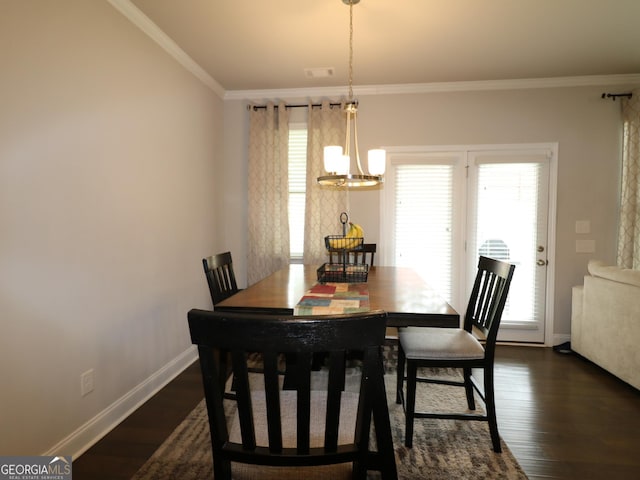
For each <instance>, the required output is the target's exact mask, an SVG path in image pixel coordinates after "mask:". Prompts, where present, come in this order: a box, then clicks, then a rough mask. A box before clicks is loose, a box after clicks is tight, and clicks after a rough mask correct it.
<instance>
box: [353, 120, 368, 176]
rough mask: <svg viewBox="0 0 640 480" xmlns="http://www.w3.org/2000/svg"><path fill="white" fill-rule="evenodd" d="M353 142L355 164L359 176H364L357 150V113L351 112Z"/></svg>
mask: <svg viewBox="0 0 640 480" xmlns="http://www.w3.org/2000/svg"><path fill="white" fill-rule="evenodd" d="M353 140H354V142H353V143H354V145H355V150H356V164H357V165H358V172H359V173H360V175H364V174H365V173H364V171H363V170H362V164H361V163H360V150H359V149H358V112H357V111H356V112H353Z"/></svg>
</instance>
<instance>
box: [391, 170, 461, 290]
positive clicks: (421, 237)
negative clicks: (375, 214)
mask: <svg viewBox="0 0 640 480" xmlns="http://www.w3.org/2000/svg"><path fill="white" fill-rule="evenodd" d="M394 171H395V178H394V181H395V206H394V217H395V223H394V238H393V240H394V244H395V258H394V264H395V265H398V266H408V267H412V268H413V269H415V270H416V271H418V272H419V273H420V274H421V275H422V276H423V277H424V278H425V280H426V281H427V282H428V283H429V284H430V285H431V286H432V287H434V288H435V289H436V291H438V293H439V294H440V295H442V296H443V297H444V298H445V299H447V300H449V301H450V300H451V296H452V269H451V265H452V254H453V221H454V218H453V217H454V215H453V208H454V206H453V191H454V185H453V181H454V166H453V165H435V164H434V165H430V164H401V165H397V166H396V168H395V169H394Z"/></svg>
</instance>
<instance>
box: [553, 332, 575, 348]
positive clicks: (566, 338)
mask: <svg viewBox="0 0 640 480" xmlns="http://www.w3.org/2000/svg"><path fill="white" fill-rule="evenodd" d="M570 341H571V335H570V334H568V333H554V334H553V345H560V344H563V343H565V342H570Z"/></svg>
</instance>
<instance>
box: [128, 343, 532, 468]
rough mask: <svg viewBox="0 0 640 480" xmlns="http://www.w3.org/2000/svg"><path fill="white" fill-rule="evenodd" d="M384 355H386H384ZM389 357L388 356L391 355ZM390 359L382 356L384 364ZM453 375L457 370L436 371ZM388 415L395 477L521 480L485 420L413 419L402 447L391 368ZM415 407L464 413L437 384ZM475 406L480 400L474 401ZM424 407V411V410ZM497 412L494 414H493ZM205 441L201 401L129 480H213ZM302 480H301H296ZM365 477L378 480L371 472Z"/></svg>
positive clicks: (449, 390) (422, 389) (459, 395)
mask: <svg viewBox="0 0 640 480" xmlns="http://www.w3.org/2000/svg"><path fill="white" fill-rule="evenodd" d="M385 353H387V355H388V353H389V352H385ZM392 355H393V354H392ZM389 360H390V358H389V357H388V356H387V363H386V364H387V365H389V363H390V362H389ZM437 373H438V374H440V375H445V376H452V375H458V374H457V372H437ZM385 383H386V388H387V399H388V403H389V415H390V418H391V428H392V434H393V439H394V446H395V454H396V462H397V468H398V478H400V479H425V478H429V479H435V480H438V479H508V480H514V479H526V478H527V476H526V475H525V473H524V472H523V470H522V469H521V468H520V466H519V465H518V462H517V461H516V459H515V458H514V456H513V454H512V453H511V451H510V450H509V448H508V447H507V445H506V444H505V443H504V441H503V442H502V453H495V452H494V451H493V450H492V447H491V438H490V436H489V428H488V426H487V424H486V422H469V421H458V420H431V419H418V420H416V422H415V427H414V430H415V431H414V440H413V445H414V446H413V448H406V447H405V446H404V412H403V410H402V405H397V404H396V403H395V369H394V370H393V372H392V371H388V372H387V373H386V375H385ZM416 402H417V405H418V406H426V405H428V406H429V407H428V408H429V409H430V410H432V411H464V410H465V409H466V401H465V398H464V390H463V389H460V388H455V387H447V386H440V385H422V386H419V387H418V396H417V399H416ZM476 404H477V405H476V407H478V408H481V407H480V405H482V401H477V402H476ZM424 409H426V408H424ZM498 414H499V413H498ZM212 472H213V461H212V458H211V440H210V437H209V425H208V422H207V411H206V406H205V403H204V400H203V401H202V402H201V403H200V404H199V405H198V406H197V407H196V408H195V409H194V410H193V411H192V412H191V413H190V414H189V415H188V416H187V418H186V419H185V420H184V421H183V422H182V423H181V424H180V425H179V426H178V427H177V428H176V429H175V431H174V432H173V433H172V434H171V435H170V436H169V438H167V440H165V442H164V443H163V444H162V445H161V446H160V448H158V450H157V451H156V452H155V453H154V454H153V456H152V457H151V458H150V459H149V460H148V461H147V462H146V463H145V465H143V467H142V468H141V469H140V470H139V471H138V472H137V473H136V475H134V477H133V478H132V480H174V479H180V480H196V479H203V478H213V473H212ZM301 478H304V477H301ZM370 478H379V477H378V475H377V474H371V476H370Z"/></svg>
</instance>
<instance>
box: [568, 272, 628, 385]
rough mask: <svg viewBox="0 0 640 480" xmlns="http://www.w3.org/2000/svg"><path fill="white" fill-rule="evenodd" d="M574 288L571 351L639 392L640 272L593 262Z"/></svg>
mask: <svg viewBox="0 0 640 480" xmlns="http://www.w3.org/2000/svg"><path fill="white" fill-rule="evenodd" d="M587 270H588V271H589V275H586V276H585V277H584V285H580V286H576V287H573V292H572V293H573V297H572V313H571V349H572V350H573V351H575V352H577V353H579V354H580V355H582V356H583V357H585V358H587V359H589V360H591V361H592V362H594V363H595V364H596V365H599V366H600V367H602V368H604V369H605V370H607V371H609V372H611V373H612V374H614V375H615V376H617V377H618V378H620V379H622V380H624V381H625V382H627V383H629V384H631V385H633V386H634V387H635V388H638V389H640V270H628V269H623V268H620V267H615V266H607V265H605V264H604V263H603V262H601V261H598V260H591V261H590V262H589V264H588V267H587Z"/></svg>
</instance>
